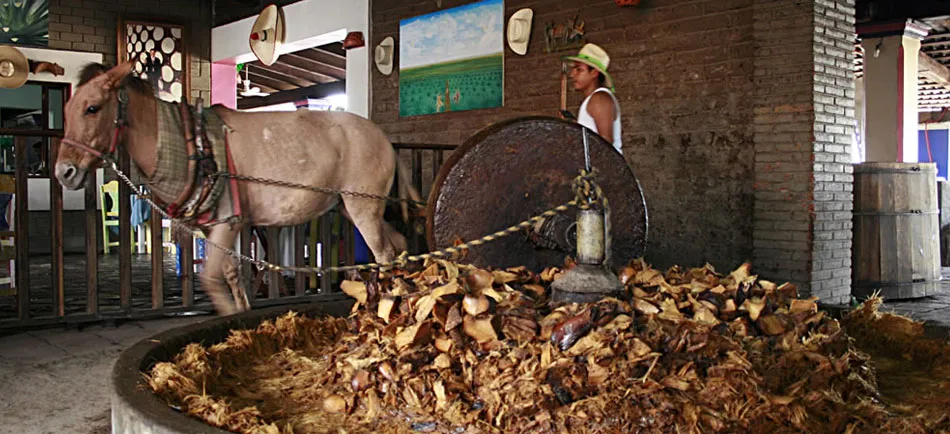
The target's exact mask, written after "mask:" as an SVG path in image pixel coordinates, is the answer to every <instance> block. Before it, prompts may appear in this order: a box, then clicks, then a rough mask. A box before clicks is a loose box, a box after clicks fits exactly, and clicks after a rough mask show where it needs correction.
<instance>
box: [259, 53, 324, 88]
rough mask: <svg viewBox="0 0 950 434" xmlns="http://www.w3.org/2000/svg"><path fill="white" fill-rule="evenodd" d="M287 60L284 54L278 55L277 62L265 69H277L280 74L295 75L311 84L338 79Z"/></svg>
mask: <svg viewBox="0 0 950 434" xmlns="http://www.w3.org/2000/svg"><path fill="white" fill-rule="evenodd" d="M287 60H288V59H287V57H286V56H282V57H279V58H278V59H277V62H275V63H274V64H272V65H271V66H268V67H267V69H270V70H272V71H277V72H280V73H282V74H287V75H293V76H295V77H300V78H303V79H304V80H307V81H309V82H311V84H317V83H329V82H331V81H337V80H338V79H337V78H336V77H331V76H329V75H325V74H321V73H319V72H314V71H311V70H310V69H307V68H306V67H305V66H298V65H297V64H295V63H296V62H295V60H293V59H291V60H290V61H289V62H288V61H287Z"/></svg>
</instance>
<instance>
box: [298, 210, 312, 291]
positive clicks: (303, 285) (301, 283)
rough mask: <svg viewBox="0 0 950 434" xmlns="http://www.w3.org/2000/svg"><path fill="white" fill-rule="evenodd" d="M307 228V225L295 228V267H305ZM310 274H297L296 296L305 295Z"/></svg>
mask: <svg viewBox="0 0 950 434" xmlns="http://www.w3.org/2000/svg"><path fill="white" fill-rule="evenodd" d="M305 227H306V223H304V224H300V225H297V226H295V227H294V265H296V266H298V267H302V266H304V260H305V259H304V254H303V246H304V238H303V231H304V228H305ZM308 274H309V273H297V276H296V278H294V295H304V293H305V292H306V291H307V276H308Z"/></svg>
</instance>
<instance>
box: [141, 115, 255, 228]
mask: <svg viewBox="0 0 950 434" xmlns="http://www.w3.org/2000/svg"><path fill="white" fill-rule="evenodd" d="M192 115H193V116H192V117H193V118H194V122H195V123H197V122H198V121H199V119H197V118H196V116H195V111H192ZM157 116H158V142H157V145H156V146H157V149H156V151H157V152H156V161H155V173H154V174H152V176H151V178H149V180H148V184H149V189H150V190H151V191H152V194H154V195H155V196H157V197H158V198H159V199H161V200H162V201H163V202H165V204H166V205H165V206H166V207H167V206H168V204H169V203H170V202H172V201H174V200H175V199H176V198H177V197H179V196H180V195H181V194H182V192H183V191H184V190H185V189H186V188H187V187H188V185H187V182H188V179H187V178H188V149H187V147H186V144H185V126H184V122H183V121H182V116H181V111H180V104H179V103H169V102H165V101H159V102H158V107H157ZM202 120H203V122H204V129H205V132H206V137H207V139H208V142H210V143H207V142H206V143H205V146H210V147H211V149H212V151H213V154H214V162H215V164H216V165H217V170H218V172H227V171H228V168H229V165H228V162H229V161H228V159H229V158H230V149H229V147H228V144H227V129H228V126H227V125H226V124H225V123H224V121H223V120H221V118H220V117H219V116H218V114H217V113H216V112H215V111H214V110H212V109H211V108H205V109H204V110H202ZM192 134H193V135H197V134H196V132H195V131H192ZM196 152H197V150H196ZM195 170H196V177H195V187H194V191H193V192H192V194H191V196H190V197H189V198H188V199H187V200H185V201H184V203H179V204H176V205H177V206H178V207H180V208H184V211H185V214H184V215H183V216H182V217H183V219H184V220H192V219H197V222H198V224H200V225H203V224H208V223H211V222H213V221H219V222H223V221H227V220H229V219H231V218H235V217H238V214H239V212H238V210H239V207H236V206H235V205H236V203H235V193H236V182H235V181H233V180H232V179H230V178H225V177H214V178H210V179H209V178H208V176H210V175H213V174H211V173H204V174H202V173H201V171H200V169H198V168H196V169H195ZM201 175H204V179H202V177H201ZM207 182H213V183H214V184H213V185H212V187H211V192H210V193H209V194H208V197H207V198H206V199H205V200H204V201H203V202H202V203H199V204H196V205H197V208H196V209H193V210H192V212H188V211H189V208H194V205H195V204H194V201H195V200H197V198H198V197H199V196H200V195H201V192H202V186H203V185H204V183H207ZM188 205H192V206H188ZM186 206H187V207H186Z"/></svg>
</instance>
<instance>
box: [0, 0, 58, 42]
mask: <svg viewBox="0 0 950 434" xmlns="http://www.w3.org/2000/svg"><path fill="white" fill-rule="evenodd" d="M0 44H5V45H20V46H24V47H46V46H47V45H49V1H48V0H17V1H0Z"/></svg>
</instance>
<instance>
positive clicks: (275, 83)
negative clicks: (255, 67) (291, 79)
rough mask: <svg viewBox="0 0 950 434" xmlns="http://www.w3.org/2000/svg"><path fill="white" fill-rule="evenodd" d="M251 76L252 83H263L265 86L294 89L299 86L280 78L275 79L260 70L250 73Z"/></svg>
mask: <svg viewBox="0 0 950 434" xmlns="http://www.w3.org/2000/svg"><path fill="white" fill-rule="evenodd" d="M248 75H249V76H250V77H251V84H252V85H254V84H257V83H261V84H263V85H264V86H267V87H271V88H274V89H277V90H293V89H295V88H297V87H296V86H294V85H292V84H290V83H286V82H283V81H280V80H275V79H274V78H273V77H269V76H264V75H261V73H259V72H252V73H250V74H248Z"/></svg>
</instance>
